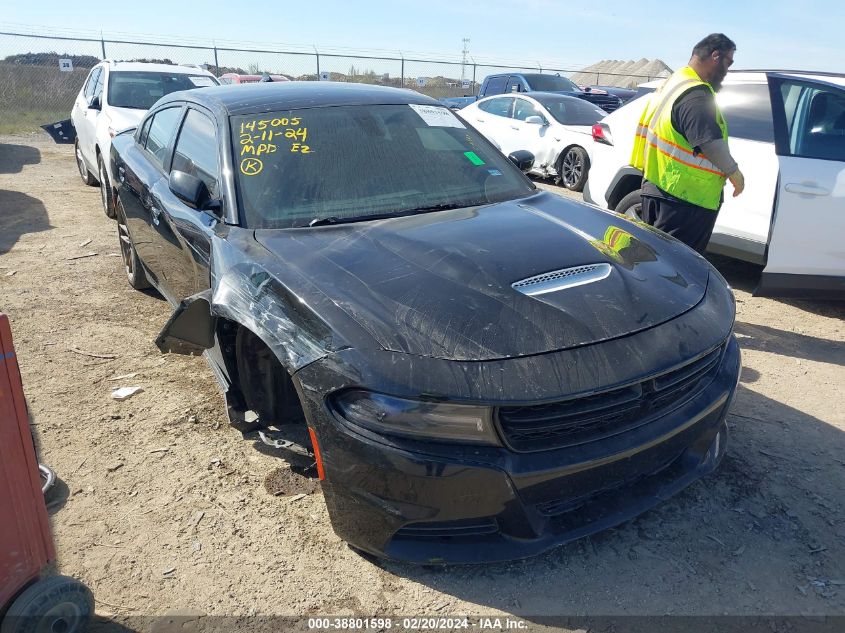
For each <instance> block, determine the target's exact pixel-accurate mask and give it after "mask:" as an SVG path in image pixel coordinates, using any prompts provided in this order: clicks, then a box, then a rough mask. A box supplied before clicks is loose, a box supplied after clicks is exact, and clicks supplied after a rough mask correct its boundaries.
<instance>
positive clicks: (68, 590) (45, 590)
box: [0, 576, 94, 633]
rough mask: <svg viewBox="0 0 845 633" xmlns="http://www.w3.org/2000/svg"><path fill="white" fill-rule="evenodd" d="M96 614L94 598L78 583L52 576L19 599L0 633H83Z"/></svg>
mask: <svg viewBox="0 0 845 633" xmlns="http://www.w3.org/2000/svg"><path fill="white" fill-rule="evenodd" d="M93 614H94V597H93V596H92V595H91V591H90V590H89V589H88V587H86V586H85V585H83V584H82V583H81V582H79V581H78V580H75V579H74V578H68V577H67V576H51V577H50V578H44V579H43V580H39V581H38V582H36V583H35V584H34V585H31V586H30V587H28V588H27V589H26V590H24V592H23V593H21V595H19V596H18V597H17V598H16V599H15V601H14V602H13V603H12V606H11V607H9V610H8V611H7V612H6V615H5V617H4V618H3V623H2V625H0V633H41V632H42V631H62V632H63V633H82V632H83V631H84V630H85V629H86V628H87V626H88V622H89V620H90V619H91V616H92V615H93Z"/></svg>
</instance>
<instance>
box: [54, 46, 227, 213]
mask: <svg viewBox="0 0 845 633" xmlns="http://www.w3.org/2000/svg"><path fill="white" fill-rule="evenodd" d="M216 85H218V82H217V79H216V78H215V77H214V75H212V74H211V73H210V72H208V71H205V70H203V69H202V68H199V67H197V66H174V65H170V64H149V63H144V62H118V61H112V60H104V61H102V62H100V63H99V64H97V65H96V66H94V68H92V69H91V72H90V73H89V74H88V79H86V80H85V84H83V86H82V90H80V91H79V95H78V96H77V97H76V102H75V103H74V104H73V110H72V111H71V114H70V120H71V123H72V124H73V127H74V128H75V129H76V164H77V167H78V168H79V175H80V176H82V180H84V181H85V184H87V185H92V186H96V185H98V184H99V185H100V192H101V194H102V199H103V210H104V211H105V213H106V215H107V216H108V217H110V218H113V217H114V191H113V189H112V186H111V184H110V183H112V182H114V179H113V178H112V174H111V173H110V165H109V152H110V149H111V140H112V138H113V137H114V135H115V134H116V133H117V132H119V131H121V130H124V129H126V128H130V127H135V126H136V125H138V123H139V122H140V121H141V119H142V118H143V117H144V114H145V113H146V112H147V110H149V109H150V107H151V106H152V105H153V104H154V103H155V102H156V101H158V100H159V99H160V98H161V97H163V96H164V95H166V94H168V93H171V92H175V91H177V90H190V89H192V88H202V87H204V86H216Z"/></svg>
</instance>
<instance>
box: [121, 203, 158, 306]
mask: <svg viewBox="0 0 845 633" xmlns="http://www.w3.org/2000/svg"><path fill="white" fill-rule="evenodd" d="M115 215H116V216H117V235H118V238H119V239H120V254H121V255H122V256H123V267H124V269H125V270H126V278H127V279H128V280H129V285H130V286H132V287H133V288H135V290H144V289H145V288H149V287H150V282H149V281H148V280H147V275H146V273H145V272H144V267H143V266H142V265H141V259H140V258H139V257H138V253H136V252H135V244H133V242H132V236H131V235H129V227H128V226H127V224H126V211H124V209H123V205H122V204H121V203H120V201H118V203H117V209H116V213H115Z"/></svg>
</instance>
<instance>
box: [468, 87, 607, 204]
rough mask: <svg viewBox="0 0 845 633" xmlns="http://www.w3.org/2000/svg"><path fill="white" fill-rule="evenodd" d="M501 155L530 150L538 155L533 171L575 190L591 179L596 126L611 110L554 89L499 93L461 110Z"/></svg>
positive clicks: (535, 157)
mask: <svg viewBox="0 0 845 633" xmlns="http://www.w3.org/2000/svg"><path fill="white" fill-rule="evenodd" d="M459 114H460V116H461V117H462V118H463V119H466V121H468V122H469V123H470V125H472V126H473V127H474V128H476V129H477V130H478V131H479V132H481V133H482V134H483V135H484V136H486V137H487V138H488V139H490V141H491V142H493V143H495V144H496V145H497V146H498V147H499V149H500V150H501V151H502V153H503V154H506V155H507V154H510V153H511V152H513V151H516V150H520V149H522V150H528V151H529V152H531V153H532V154H534V167H533V168H532V169H531V171H529V173H531V174H534V175H537V176H542V177H549V176H554V177H557V178H559V179H560V182H561V184H562V185H563V186H564V187H566V188H567V189H571V190H572V191H581V189H583V188H584V183H585V182H587V172H588V170H589V168H590V158H589V155H588V154H587V150H586V149H584V148H585V147H590V146H591V145H592V142H593V139H592V135H591V134H592V126H593V124H594V123H597V122H598V121H599V120H600V119H602V118H603V117H604V116H605V115H607V112H605V111H604V110H602V109H601V108H599V107H598V106H595V105H593V104H592V103H590V102H588V101H584V100H583V99H578V98H577V97H567V96H564V95H560V94H555V93H552V92H532V93H519V94H518V95H517V94H515V95H498V96H495V97H487V98H486V99H481V100H480V101H476V102H475V103H472V104H470V105H468V106H466V107H465V108H463V109H461V110H460V111H459Z"/></svg>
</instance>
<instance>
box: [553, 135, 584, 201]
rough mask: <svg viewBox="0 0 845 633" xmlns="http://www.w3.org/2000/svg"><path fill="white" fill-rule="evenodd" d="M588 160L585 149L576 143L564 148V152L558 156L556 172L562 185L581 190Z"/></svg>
mask: <svg viewBox="0 0 845 633" xmlns="http://www.w3.org/2000/svg"><path fill="white" fill-rule="evenodd" d="M589 160H590V159H589V158H588V157H587V151H586V150H585V149H584V148H583V147H578V146H577V145H576V146H574V147H570V148H569V149H568V150H566V153H565V154H564V155H563V156H561V158H560V163H559V168H558V174H559V175H560V180H561V183H562V184H563V186H564V187H566V188H567V189H569V190H570V191H581V190H582V189H583V188H584V184H585V183H586V182H587V172H588V171H589V167H590V165H589Z"/></svg>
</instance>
